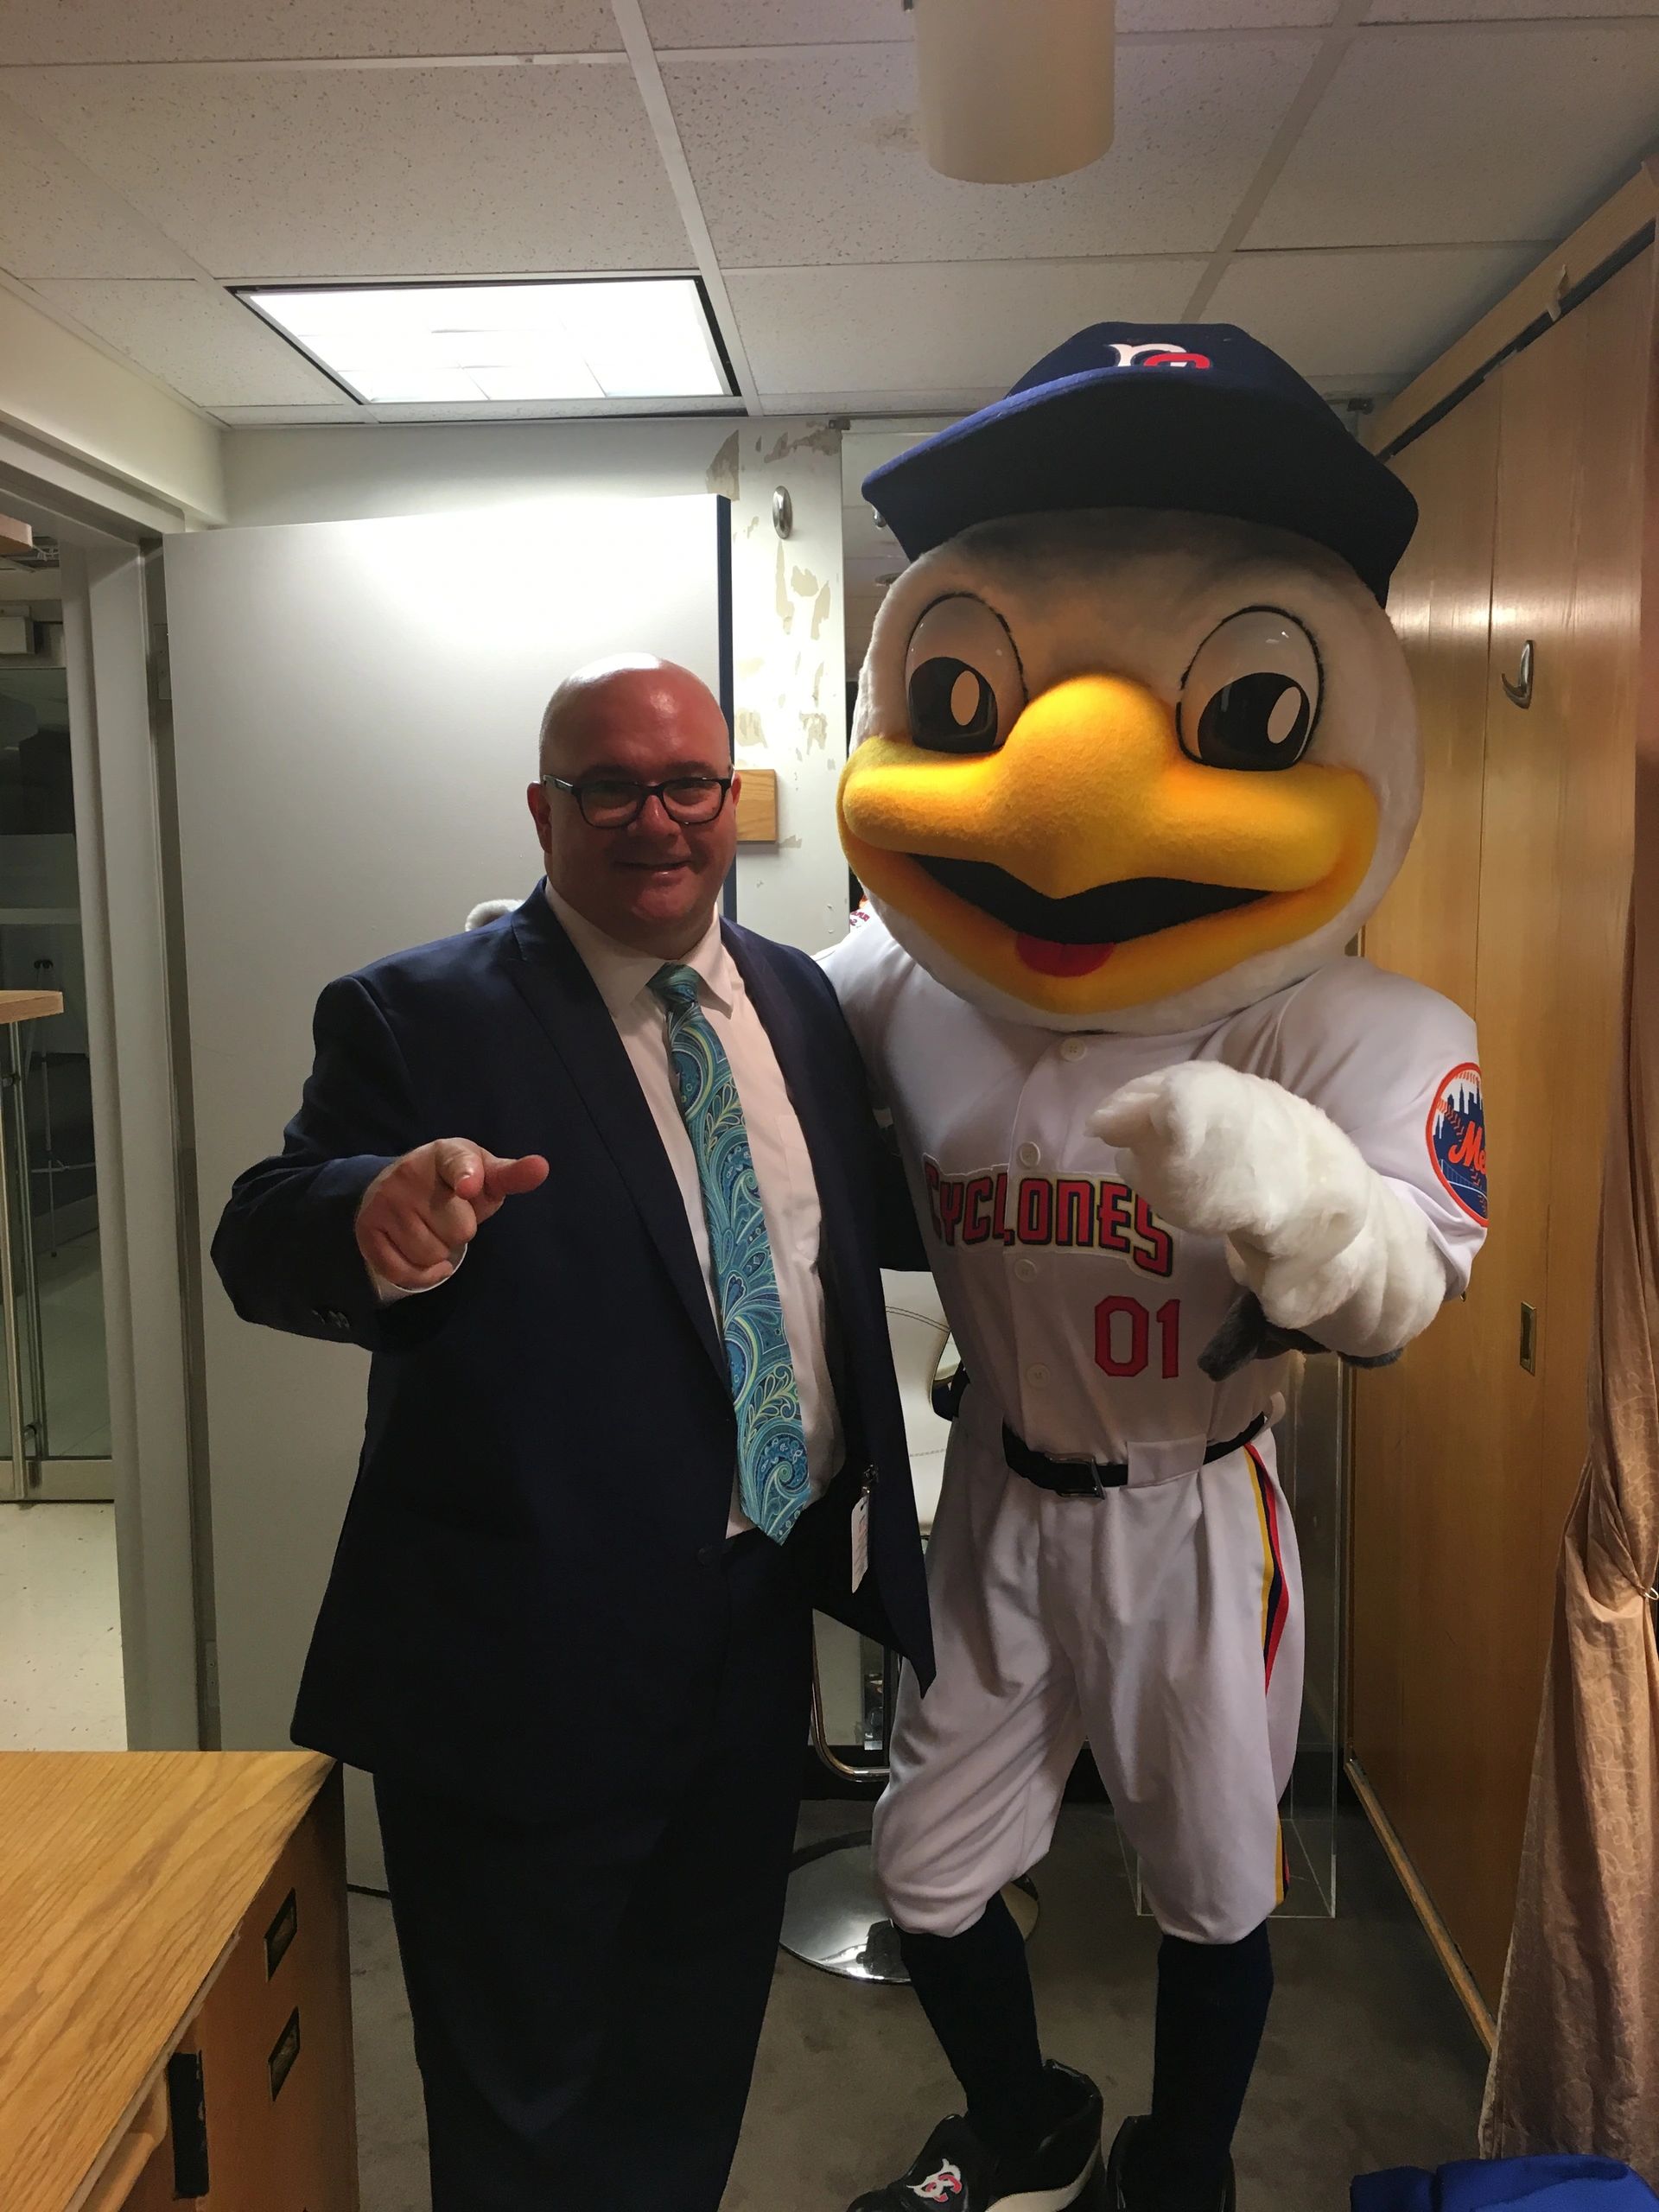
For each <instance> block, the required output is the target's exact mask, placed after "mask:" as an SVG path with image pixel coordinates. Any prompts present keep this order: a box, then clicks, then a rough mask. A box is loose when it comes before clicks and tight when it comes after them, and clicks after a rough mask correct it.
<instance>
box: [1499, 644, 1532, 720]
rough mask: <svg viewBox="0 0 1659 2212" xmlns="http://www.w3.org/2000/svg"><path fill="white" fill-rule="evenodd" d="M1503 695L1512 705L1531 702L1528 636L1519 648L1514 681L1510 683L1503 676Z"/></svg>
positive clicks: (1530, 666) (1530, 664) (1508, 679)
mask: <svg viewBox="0 0 1659 2212" xmlns="http://www.w3.org/2000/svg"><path fill="white" fill-rule="evenodd" d="M1503 696H1504V697H1505V698H1506V699H1507V700H1508V701H1509V702H1510V705H1511V706H1512V707H1529V706H1530V705H1531V704H1532V639H1530V638H1529V639H1527V642H1526V643H1525V645H1522V648H1521V665H1520V667H1519V669H1518V670H1517V671H1516V676H1515V680H1514V682H1513V683H1511V682H1510V678H1509V677H1507V676H1506V677H1504V678H1503Z"/></svg>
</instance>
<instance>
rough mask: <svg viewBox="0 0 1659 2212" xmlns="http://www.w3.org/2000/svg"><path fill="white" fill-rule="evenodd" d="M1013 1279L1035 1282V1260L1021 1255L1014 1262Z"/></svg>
mask: <svg viewBox="0 0 1659 2212" xmlns="http://www.w3.org/2000/svg"><path fill="white" fill-rule="evenodd" d="M1036 1280H1037V1262H1036V1261H1035V1260H1027V1258H1025V1257H1024V1255H1021V1256H1020V1258H1019V1259H1017V1260H1016V1261H1015V1262H1014V1281H1016V1282H1035V1281H1036Z"/></svg>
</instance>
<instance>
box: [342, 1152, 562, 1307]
mask: <svg viewBox="0 0 1659 2212" xmlns="http://www.w3.org/2000/svg"><path fill="white" fill-rule="evenodd" d="M547 1173H548V1168H547V1162H546V1160H543V1158H542V1157H541V1155H540V1154H538V1153H530V1154H526V1155H525V1156H524V1158H523V1159H522V1160H498V1159H497V1157H496V1155H495V1154H494V1153H493V1152H486V1151H485V1149H484V1147H483V1146H482V1145H477V1144H471V1143H469V1142H468V1141H467V1139H466V1138H465V1137H438V1138H436V1139H435V1141H433V1142H432V1143H431V1144H423V1145H419V1146H417V1147H416V1149H415V1150H414V1151H413V1152H406V1153H405V1154H404V1156H403V1158H402V1159H401V1160H393V1162H392V1164H391V1166H390V1167H385V1168H382V1170H381V1171H380V1173H379V1174H378V1175H377V1176H376V1177H375V1179H374V1180H373V1182H372V1183H371V1184H370V1185H369V1187H368V1189H367V1190H366V1191H365V1192H364V1194H363V1203H362V1205H360V1206H359V1208H358V1210H357V1249H358V1250H359V1252H360V1253H361V1254H362V1255H363V1258H364V1261H365V1264H366V1265H367V1266H368V1268H370V1269H371V1271H372V1273H373V1274H376V1275H378V1277H379V1278H380V1280H381V1281H383V1282H386V1283H389V1284H390V1285H391V1287H392V1288H393V1289H394V1290H431V1289H433V1288H435V1287H436V1285H437V1284H439V1283H441V1282H442V1281H445V1280H446V1279H447V1278H448V1276H450V1275H452V1274H454V1271H455V1268H456V1267H457V1265H458V1264H459V1262H460V1259H461V1253H462V1251H463V1250H464V1249H465V1248H466V1247H467V1245H468V1244H470V1243H472V1241H473V1239H474V1236H477V1234H478V1230H479V1225H480V1223H482V1222H486V1221H488V1220H489V1218H490V1217H491V1216H492V1215H493V1214H497V1213H499V1211H501V1208H502V1207H503V1206H504V1205H505V1203H506V1201H507V1200H508V1199H509V1198H512V1197H513V1196H514V1195H515V1194H516V1193H517V1192H520V1191H533V1190H535V1189H537V1187H538V1186H539V1185H541V1184H543V1183H544V1182H545V1181H546V1180H547Z"/></svg>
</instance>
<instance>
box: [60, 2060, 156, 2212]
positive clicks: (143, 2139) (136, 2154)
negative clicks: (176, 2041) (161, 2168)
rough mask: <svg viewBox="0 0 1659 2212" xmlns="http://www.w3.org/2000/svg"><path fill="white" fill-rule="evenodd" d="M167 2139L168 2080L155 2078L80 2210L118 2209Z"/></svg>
mask: <svg viewBox="0 0 1659 2212" xmlns="http://www.w3.org/2000/svg"><path fill="white" fill-rule="evenodd" d="M166 2139H167V2083H166V2081H165V2080H164V2079H163V2080H162V2081H160V2082H156V2086H155V2088H153V2089H152V2090H151V2091H150V2093H149V2096H148V2097H147V2098H146V2099H145V2100H144V2106H143V2111H142V2112H141V2113H139V2114H138V2117H137V2120H134V2121H133V2123H132V2126H130V2128H129V2129H128V2130H127V2133H126V2134H125V2135H124V2137H123V2139H122V2141H121V2146H120V2148H119V2149H118V2151H117V2152H116V2154H115V2156H114V2158H111V2161H110V2163H109V2164H108V2165H107V2166H105V2169H104V2171H103V2172H102V2173H101V2174H100V2175H99V2177H98V2180H97V2181H96V2182H95V2183H93V2186H92V2195H91V2196H89V2197H87V2198H86V2202H85V2203H84V2204H83V2205H82V2207H81V2212H118V2207H120V2206H121V2205H123V2204H124V2203H125V2202H126V2200H127V2198H128V2197H129V2196H130V2195H131V2194H132V2189H133V2184H134V2183H135V2182H136V2181H137V2178H138V2177H139V2175H140V2174H141V2173H143V2171H144V2168H145V2167H146V2166H147V2165H148V2164H149V2162H150V2160H151V2159H152V2158H154V2157H155V2155H156V2152H157V2151H158V2150H159V2149H160V2148H161V2146H162V2143H163V2142H164V2141H165V2140H166Z"/></svg>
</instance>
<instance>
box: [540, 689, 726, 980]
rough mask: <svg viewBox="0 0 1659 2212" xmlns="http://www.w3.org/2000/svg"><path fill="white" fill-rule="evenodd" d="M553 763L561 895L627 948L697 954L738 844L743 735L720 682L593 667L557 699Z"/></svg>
mask: <svg viewBox="0 0 1659 2212" xmlns="http://www.w3.org/2000/svg"><path fill="white" fill-rule="evenodd" d="M541 764H542V780H541V781H538V782H537V783H535V784H533V785H531V790H530V809H531V813H532V814H533V815H534V817H536V828H537V835H538V836H540V838H541V842H542V851H543V855H544V857H545V859H546V861H547V880H548V881H549V883H550V884H551V885H552V887H553V888H554V890H555V891H556V892H557V893H559V895H560V897H561V898H563V899H566V900H567V901H568V902H569V904H570V905H571V906H574V907H575V909H576V911H577V912H579V913H581V914H583V915H585V916H586V917H587V918H588V920H589V921H591V922H592V923H594V925H596V927H598V928H600V929H601V930H603V931H605V933H606V934H607V936H608V937H611V938H615V939H616V940H617V942H618V943H620V944H626V945H629V946H632V947H633V948H635V949H636V950H640V951H648V952H653V953H655V954H657V955H658V957H661V958H664V959H666V958H677V957H680V956H682V955H683V954H684V953H686V952H688V951H690V950H691V949H692V947H693V946H695V945H696V944H697V943H698V941H699V940H700V938H702V935H703V933H704V931H706V930H707V929H708V928H709V924H710V922H711V921H712V919H713V917H714V912H715V902H716V901H717V900H718V899H719V897H720V889H721V884H722V883H723V882H724V881H725V879H726V876H727V874H728V871H729V870H730V868H731V865H732V861H733V858H734V855H735V852H736V849H737V822H736V809H735V804H734V801H735V798H736V793H737V779H736V778H735V776H734V772H733V769H732V741H731V733H730V731H729V730H728V728H727V727H726V717H725V715H723V714H721V710H720V702H719V701H718V700H717V699H716V698H715V695H714V693H713V692H712V691H711V690H709V686H708V685H707V684H706V683H703V682H702V678H701V677H696V676H694V675H693V674H692V673H691V671H690V669H689V668H682V667H680V665H679V664H678V663H677V662H675V661H671V660H659V659H658V658H657V657H656V656H655V655H654V654H649V653H621V654H618V655H617V656H615V657H614V658H611V659H608V660H596V661H590V662H589V663H588V665H587V666H586V667H585V668H579V669H577V670H576V671H575V673H574V674H573V675H570V676H567V677H565V679H564V681H563V683H561V684H560V686H559V688H558V690H556V692H555V693H554V694H553V696H552V697H551V698H550V700H549V701H548V702H547V711H546V713H545V714H544V715H543V716H542V743H541ZM549 779H551V780H549ZM728 780H729V783H730V790H729V791H728V790H727V788H726V785H727V784H728ZM601 785H608V786H609V787H610V789H609V791H608V792H607V794H606V795H605V798H607V799H608V801H609V809H608V811H607V806H606V804H605V803H604V801H603V800H601V795H600V792H599V791H598V788H597V787H598V786H601ZM664 785H672V786H673V787H674V788H673V790H672V791H670V792H668V793H667V794H666V796H664V792H663V790H662V787H663V786H664ZM573 787H574V788H573ZM631 802H632V806H633V808H634V811H633V812H632V815H631V816H630V814H629V807H630V803H631ZM710 807H712V808H713V811H712V812H709V811H708V810H709V808H710ZM590 814H591V815H592V816H593V817H594V818H593V819H592V820H590V819H589V818H588V817H589V815H590ZM688 816H690V817H691V818H690V819H689V820H688V819H687V818H686V817H688Z"/></svg>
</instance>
